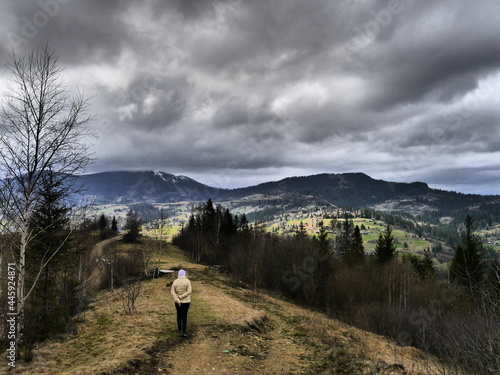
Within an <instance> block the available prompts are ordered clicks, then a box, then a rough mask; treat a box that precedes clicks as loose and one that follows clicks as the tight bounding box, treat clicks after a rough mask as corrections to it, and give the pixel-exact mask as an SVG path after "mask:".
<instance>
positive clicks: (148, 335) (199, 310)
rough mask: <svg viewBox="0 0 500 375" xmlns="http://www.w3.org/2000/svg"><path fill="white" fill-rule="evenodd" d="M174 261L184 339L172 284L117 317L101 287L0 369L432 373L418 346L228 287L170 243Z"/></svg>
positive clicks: (40, 373) (168, 262)
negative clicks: (184, 314) (186, 288)
mask: <svg viewBox="0 0 500 375" xmlns="http://www.w3.org/2000/svg"><path fill="white" fill-rule="evenodd" d="M170 267H183V268H185V269H186V270H188V276H189V277H190V279H191V281H192V284H193V299H192V307H191V310H190V312H189V325H188V333H189V337H188V338H187V339H183V338H180V337H179V336H178V334H177V332H176V327H175V316H174V315H175V312H174V307H173V303H172V298H171V296H170V293H169V290H168V288H167V287H166V284H167V283H168V282H169V280H168V279H166V278H160V279H156V280H150V281H147V282H144V289H143V291H142V293H141V295H140V297H139V299H138V301H137V307H138V312H137V313H136V314H133V315H124V314H123V312H122V306H121V304H122V300H121V297H120V291H119V290H117V291H115V292H113V293H111V292H106V293H103V294H102V295H101V297H99V298H98V300H97V301H96V302H95V303H94V304H93V305H92V306H91V308H90V309H89V311H87V312H86V313H85V314H84V315H83V316H82V317H81V318H80V323H78V325H77V326H76V327H75V332H74V333H73V334H71V335H68V336H66V337H64V338H63V339H59V340H55V341H53V342H46V343H43V344H41V345H40V347H39V348H38V349H37V350H35V353H34V360H33V361H32V362H31V363H28V364H23V363H18V366H17V368H16V369H15V370H14V371H11V372H8V371H7V368H6V367H7V366H4V367H2V373H9V374H37V375H45V374H46V375H48V374H51V375H54V374H68V375H69V374H72V375H87V374H88V375H90V374H141V375H147V374H212V373H213V374H219V373H222V374H255V373H261V374H428V373H430V371H428V370H429V366H433V361H432V360H431V359H430V358H428V357H426V356H424V355H422V354H421V353H420V352H418V351H417V350H416V349H414V348H411V347H399V346H397V345H394V344H393V343H391V342H389V341H388V340H386V339H385V338H383V337H380V336H377V335H374V334H370V333H367V332H364V331H361V330H358V329H355V328H353V327H350V326H347V325H345V324H343V323H340V322H338V321H336V320H331V319H328V318H327V317H325V316H324V315H322V314H318V313H314V312H312V311H310V310H308V309H305V308H301V307H298V306H296V305H293V304H291V303H288V302H285V301H283V300H281V299H279V298H273V297H272V296H270V295H267V294H263V293H260V294H254V293H253V292H252V291H250V290H248V289H244V288H234V287H231V286H229V284H228V282H227V280H226V278H225V277H224V276H223V275H221V274H220V273H218V272H217V271H214V270H211V269H207V268H205V267H203V266H200V265H196V264H191V263H188V262H186V260H185V259H184V258H183V255H182V254H181V253H180V251H179V250H178V249H176V248H173V247H169V248H168V252H167V253H166V254H164V256H163V259H162V268H170ZM172 275H173V274H172ZM170 281H171V280H170Z"/></svg>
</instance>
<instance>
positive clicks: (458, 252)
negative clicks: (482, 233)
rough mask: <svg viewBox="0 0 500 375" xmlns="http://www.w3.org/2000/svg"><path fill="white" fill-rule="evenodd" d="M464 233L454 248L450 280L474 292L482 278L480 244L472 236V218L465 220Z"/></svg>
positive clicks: (482, 268) (482, 262) (473, 228)
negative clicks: (459, 242)
mask: <svg viewBox="0 0 500 375" xmlns="http://www.w3.org/2000/svg"><path fill="white" fill-rule="evenodd" d="M464 225H465V231H464V233H463V235H462V243H461V244H459V245H457V246H456V248H455V255H454V256H453V259H452V260H451V263H450V269H449V275H450V280H451V281H453V282H456V283H457V284H459V285H462V286H464V287H466V288H468V289H469V290H471V291H472V290H474V288H475V287H477V286H478V285H479V283H480V282H481V281H482V279H483V276H484V260H483V254H482V244H481V241H480V240H479V238H477V236H476V235H475V234H474V230H475V225H474V219H473V218H472V216H470V215H467V217H466V218H465V222H464Z"/></svg>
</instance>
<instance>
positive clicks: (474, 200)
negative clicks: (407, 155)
mask: <svg viewBox="0 0 500 375" xmlns="http://www.w3.org/2000/svg"><path fill="white" fill-rule="evenodd" d="M232 193H233V194H235V195H237V196H245V195H251V194H271V195H279V194H283V193H299V194H303V195H313V196H317V197H319V198H323V199H326V200H327V201H329V202H331V203H333V204H335V205H337V206H344V207H353V208H363V207H370V206H377V205H380V204H383V203H388V202H392V203H394V205H393V206H396V207H394V208H395V209H397V208H401V210H403V211H404V210H405V207H407V206H409V205H412V204H415V205H419V206H423V205H424V206H427V207H428V208H429V209H436V210H447V209H454V210H459V209H463V208H467V207H470V206H474V205H479V204H481V203H485V202H492V201H493V202H500V196H483V195H472V194H461V193H456V192H449V191H443V190H438V189H431V188H430V187H429V186H428V185H427V184H426V183H424V182H412V183H402V182H388V181H383V180H375V179H373V178H371V177H370V176H367V175H366V174H364V173H341V174H318V175H312V176H305V177H289V178H285V179H283V180H281V181H276V182H266V183H263V184H260V185H256V186H252V187H248V188H244V189H236V190H233V191H232Z"/></svg>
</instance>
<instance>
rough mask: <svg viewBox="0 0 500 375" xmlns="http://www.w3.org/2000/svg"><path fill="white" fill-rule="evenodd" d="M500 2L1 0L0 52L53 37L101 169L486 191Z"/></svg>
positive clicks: (496, 116) (496, 102)
mask: <svg viewBox="0 0 500 375" xmlns="http://www.w3.org/2000/svg"><path fill="white" fill-rule="evenodd" d="M499 8H500V4H498V2H497V1H496V0H485V1H481V2H476V3H468V2H464V1H460V0H443V1H440V2H429V1H427V2H418V1H411V0H391V1H389V2H387V1H382V0H371V1H335V2H332V1H329V0H315V1H313V2H303V1H295V0H293V1H289V0H277V1H272V2H271V1H267V0H252V1H245V0H213V1H206V0H190V1H186V0H168V1H158V0H148V1H143V2H136V1H132V0H111V1H100V0H88V1H75V0H41V1H39V2H38V1H37V2H27V1H11V2H2V3H1V4H0V33H2V36H3V38H2V40H3V43H1V44H0V53H1V54H2V55H1V56H2V57H4V56H6V54H7V53H8V52H9V51H12V49H13V48H14V49H15V50H16V52H17V53H24V52H26V51H28V50H30V49H31V48H34V47H37V46H43V45H45V43H47V41H48V42H49V44H50V47H51V48H53V49H54V50H55V51H56V54H58V55H59V56H60V61H61V63H62V64H63V65H66V66H67V69H66V71H65V73H66V78H67V81H68V84H69V86H70V87H73V86H75V85H78V86H79V87H80V88H81V89H83V90H85V92H86V93H88V94H89V95H91V96H93V99H92V111H93V112H94V113H95V114H96V117H97V120H96V122H95V124H94V126H95V127H96V129H98V130H99V132H100V133H101V134H102V136H101V138H100V139H99V140H98V141H97V142H96V145H95V153H96V156H97V157H98V161H97V163H96V165H95V167H94V168H95V169H96V170H109V169H115V168H116V169H127V168H134V169H150V168H157V169H163V170H165V171H167V172H174V173H182V174H187V175H190V174H192V177H200V178H203V179H204V182H207V181H208V180H212V181H214V183H217V184H218V185H217V186H224V185H223V184H228V186H231V187H234V186H238V185H248V184H250V183H257V182H262V181H266V180H270V179H277V178H281V177H285V176H287V175H292V174H301V175H304V174H310V173H319V172H345V171H362V172H365V173H368V174H370V175H372V176H374V177H377V178H385V179H392V180H397V181H413V180H423V181H427V182H430V183H433V184H436V187H439V186H446V187H447V188H450V187H453V186H457V187H460V188H463V189H464V190H466V191H478V192H481V189H484V191H485V192H486V190H488V192H490V193H491V189H492V188H491V186H493V183H494V182H495V181H497V182H498V177H497V176H498V175H499V174H498V171H497V169H498V168H499V164H498V160H499V159H498V157H499V156H500V155H499V153H500V130H499V129H500V110H499V108H500V99H498V98H500V95H499V94H500V45H499V44H498V42H497V41H498V35H499V34H500V22H499V21H500V17H499V16H498V15H499V14H500V9H499ZM3 69H4V68H3V66H2V67H0V77H2V78H3V77H6V74H7V73H6V72H5V70H3ZM464 173H469V174H468V176H471V177H470V178H469V177H464ZM217 176H219V177H217ZM252 176H253V177H252ZM474 183H477V187H474ZM456 190H458V188H457V189H456Z"/></svg>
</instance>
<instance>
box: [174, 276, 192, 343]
mask: <svg viewBox="0 0 500 375" xmlns="http://www.w3.org/2000/svg"><path fill="white" fill-rule="evenodd" d="M171 293H172V296H173V297H174V302H175V309H176V310H177V328H178V329H179V332H180V333H181V334H182V336H184V337H187V334H186V328H187V313H188V310H189V305H190V304H191V283H190V282H189V280H188V278H187V277H186V271H184V270H180V271H179V275H178V278H177V279H176V280H175V281H174V282H173V283H172V289H171Z"/></svg>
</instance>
